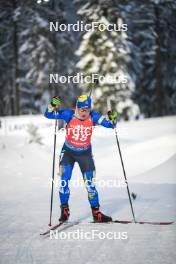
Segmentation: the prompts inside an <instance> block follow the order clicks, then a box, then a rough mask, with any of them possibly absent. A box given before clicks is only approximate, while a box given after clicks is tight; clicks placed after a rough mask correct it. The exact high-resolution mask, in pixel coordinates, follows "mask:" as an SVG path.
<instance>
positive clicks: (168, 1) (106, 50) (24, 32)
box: [0, 0, 176, 120]
mask: <svg viewBox="0 0 176 264" xmlns="http://www.w3.org/2000/svg"><path fill="white" fill-rule="evenodd" d="M175 14H176V1H175V0H147V1H146V0H133V1H131V0H88V1H86V0H25V1H24V0H0V76H1V82H0V116H9V115H23V114H41V113H42V112H43V110H44V108H45V107H46V105H47V104H48V103H49V101H50V99H51V97H52V96H54V95H59V96H61V97H62V104H63V106H64V107H72V106H73V105H74V102H75V99H76V97H77V96H79V95H80V94H85V93H88V92H89V90H90V89H91V88H92V90H93V92H92V96H93V99H94V109H95V110H98V111H102V112H103V113H106V112H107V110H109V109H108V107H111V108H113V109H116V110H117V111H118V112H119V113H120V115H121V116H122V118H123V119H125V120H128V119H130V118H131V117H135V118H139V117H140V116H141V115H142V116H144V117H155V116H166V115H174V114H176V15H175ZM51 21H52V22H56V21H59V23H60V24H62V23H64V24H74V23H77V21H83V23H84V24H86V23H92V22H99V23H103V24H108V23H113V24H117V25H118V26H119V25H122V24H127V31H106V30H105V31H98V30H95V31H92V32H85V31H83V32H80V31H79V32H78V31H62V30H59V31H57V32H55V31H52V32H51V31H50V28H49V23H50V22H51ZM52 73H57V74H59V76H73V75H75V74H77V73H83V74H84V75H85V76H86V75H89V74H94V73H97V74H100V75H103V76H113V75H116V76H126V78H127V82H126V83H108V82H104V83H99V82H94V83H91V84H87V83H81V84H78V83H73V82H70V83H50V82H49V76H50V74H52Z"/></svg>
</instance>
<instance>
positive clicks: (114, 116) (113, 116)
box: [108, 110, 119, 124]
mask: <svg viewBox="0 0 176 264" xmlns="http://www.w3.org/2000/svg"><path fill="white" fill-rule="evenodd" d="M118 115H119V114H118V112H117V111H113V110H111V111H108V118H109V120H110V122H111V123H112V124H116V121H117V117H118Z"/></svg>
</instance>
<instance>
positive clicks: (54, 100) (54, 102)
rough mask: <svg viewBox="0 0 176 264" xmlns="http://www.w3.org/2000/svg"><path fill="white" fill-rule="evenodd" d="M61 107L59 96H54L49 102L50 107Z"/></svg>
mask: <svg viewBox="0 0 176 264" xmlns="http://www.w3.org/2000/svg"><path fill="white" fill-rule="evenodd" d="M60 105H61V98H60V96H54V97H53V98H52V100H51V106H53V107H56V108H58V107H59V106H60Z"/></svg>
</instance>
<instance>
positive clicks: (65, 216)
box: [59, 204, 70, 222]
mask: <svg viewBox="0 0 176 264" xmlns="http://www.w3.org/2000/svg"><path fill="white" fill-rule="evenodd" d="M60 207H61V216H60V218H59V221H60V222H65V221H67V220H68V218H69V216H70V210H69V207H68V204H62V205H61V206H60Z"/></svg>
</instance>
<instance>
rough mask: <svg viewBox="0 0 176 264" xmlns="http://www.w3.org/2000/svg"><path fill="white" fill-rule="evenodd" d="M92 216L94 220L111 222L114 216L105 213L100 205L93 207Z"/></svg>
mask: <svg viewBox="0 0 176 264" xmlns="http://www.w3.org/2000/svg"><path fill="white" fill-rule="evenodd" d="M92 216H93V220H94V222H100V223H101V222H102V223H103V222H111V221H112V218H111V217H110V216H107V215H104V214H103V213H102V212H101V211H100V210H99V207H92Z"/></svg>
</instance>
